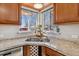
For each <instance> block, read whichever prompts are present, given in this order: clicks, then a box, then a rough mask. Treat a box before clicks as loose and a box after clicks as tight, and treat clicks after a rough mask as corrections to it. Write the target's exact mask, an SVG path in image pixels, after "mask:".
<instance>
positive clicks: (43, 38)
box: [26, 36, 50, 42]
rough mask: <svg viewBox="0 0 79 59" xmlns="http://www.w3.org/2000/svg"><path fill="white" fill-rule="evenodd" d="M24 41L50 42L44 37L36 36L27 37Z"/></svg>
mask: <svg viewBox="0 0 79 59" xmlns="http://www.w3.org/2000/svg"><path fill="white" fill-rule="evenodd" d="M26 41H28V42H50V39H49V38H48V37H47V36H45V37H36V36H29V37H27V39H26Z"/></svg>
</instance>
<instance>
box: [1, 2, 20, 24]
mask: <svg viewBox="0 0 79 59" xmlns="http://www.w3.org/2000/svg"><path fill="white" fill-rule="evenodd" d="M18 14H19V4H17V3H0V24H18V23H19V22H18V19H19V16H18Z"/></svg>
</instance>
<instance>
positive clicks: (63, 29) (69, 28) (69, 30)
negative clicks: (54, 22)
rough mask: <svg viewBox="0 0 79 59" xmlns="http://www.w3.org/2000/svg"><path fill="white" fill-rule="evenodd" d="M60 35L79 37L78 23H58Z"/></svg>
mask: <svg viewBox="0 0 79 59" xmlns="http://www.w3.org/2000/svg"><path fill="white" fill-rule="evenodd" d="M59 28H60V33H61V37H63V38H79V24H64V25H59Z"/></svg>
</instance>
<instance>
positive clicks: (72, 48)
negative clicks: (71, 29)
mask: <svg viewBox="0 0 79 59" xmlns="http://www.w3.org/2000/svg"><path fill="white" fill-rule="evenodd" d="M49 38H50V42H27V41H25V40H26V39H27V36H26V35H25V34H18V35H16V36H14V37H12V38H11V37H10V38H6V39H5V38H0V39H2V40H0V52H1V51H4V50H6V49H10V48H14V47H19V46H23V45H40V46H46V47H49V48H51V49H53V50H56V51H58V52H60V53H62V54H64V55H67V56H69V55H70V56H79V43H78V42H77V43H76V42H74V41H69V40H65V39H59V38H58V37H49ZM4 39H5V40H4Z"/></svg>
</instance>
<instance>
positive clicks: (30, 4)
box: [21, 3, 52, 11]
mask: <svg viewBox="0 0 79 59" xmlns="http://www.w3.org/2000/svg"><path fill="white" fill-rule="evenodd" d="M34 4H35V3H22V4H21V5H22V6H26V7H29V8H32V9H35V10H38V11H41V10H43V9H44V8H46V7H48V6H50V5H52V3H42V4H43V7H42V8H40V9H36V8H34Z"/></svg>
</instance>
